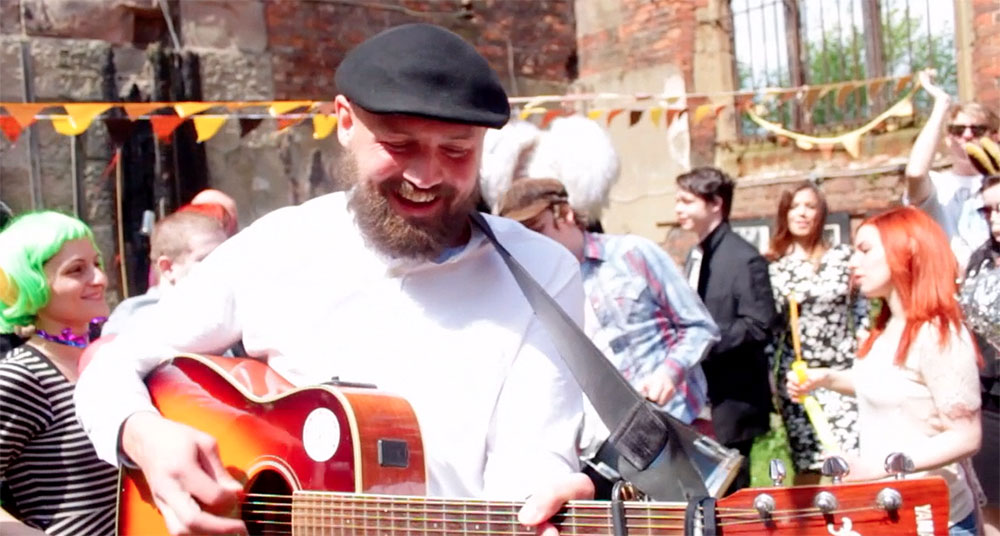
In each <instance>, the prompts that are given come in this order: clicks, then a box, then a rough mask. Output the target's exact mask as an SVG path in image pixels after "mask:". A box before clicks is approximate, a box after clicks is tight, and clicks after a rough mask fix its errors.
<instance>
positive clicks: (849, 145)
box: [840, 131, 861, 158]
mask: <svg viewBox="0 0 1000 536" xmlns="http://www.w3.org/2000/svg"><path fill="white" fill-rule="evenodd" d="M840 143H841V144H842V145H843V146H844V150H845V151H847V154H849V155H851V156H852V157H854V158H857V157H859V156H861V133H860V132H858V131H854V132H849V133H847V134H844V135H843V136H841V137H840Z"/></svg>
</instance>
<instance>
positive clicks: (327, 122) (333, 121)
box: [313, 114, 337, 140]
mask: <svg viewBox="0 0 1000 536" xmlns="http://www.w3.org/2000/svg"><path fill="white" fill-rule="evenodd" d="M334 128H337V116H335V115H328V114H319V115H314V116H313V139H314V140H322V139H324V138H326V137H327V136H329V135H330V133H332V132H333V129H334Z"/></svg>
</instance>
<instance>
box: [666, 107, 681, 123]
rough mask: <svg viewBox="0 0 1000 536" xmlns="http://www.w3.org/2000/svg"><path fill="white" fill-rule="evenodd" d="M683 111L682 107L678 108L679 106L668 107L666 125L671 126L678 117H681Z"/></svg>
mask: <svg viewBox="0 0 1000 536" xmlns="http://www.w3.org/2000/svg"><path fill="white" fill-rule="evenodd" d="M682 111H684V109H683V108H681V109H678V108H667V124H666V126H668V127H669V126H670V125H672V124H674V120H675V119H677V118H678V117H680V114H681V112H682Z"/></svg>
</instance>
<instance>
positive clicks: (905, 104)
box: [886, 97, 913, 117]
mask: <svg viewBox="0 0 1000 536" xmlns="http://www.w3.org/2000/svg"><path fill="white" fill-rule="evenodd" d="M886 113H887V114H888V115H889V116H890V117H911V116H912V115H913V99H911V98H910V97H906V98H905V99H903V100H901V101H899V102H897V103H896V104H894V105H892V108H889V111H888V112H886Z"/></svg>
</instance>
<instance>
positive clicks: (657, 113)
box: [649, 106, 663, 126]
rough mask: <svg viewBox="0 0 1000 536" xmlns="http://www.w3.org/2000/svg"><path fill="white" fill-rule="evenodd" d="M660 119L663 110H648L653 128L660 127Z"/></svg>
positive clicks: (654, 108)
mask: <svg viewBox="0 0 1000 536" xmlns="http://www.w3.org/2000/svg"><path fill="white" fill-rule="evenodd" d="M661 117H663V108H660V107H659V106H654V107H652V108H650V109H649V120H650V121H652V122H653V126H660V118H661Z"/></svg>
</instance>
